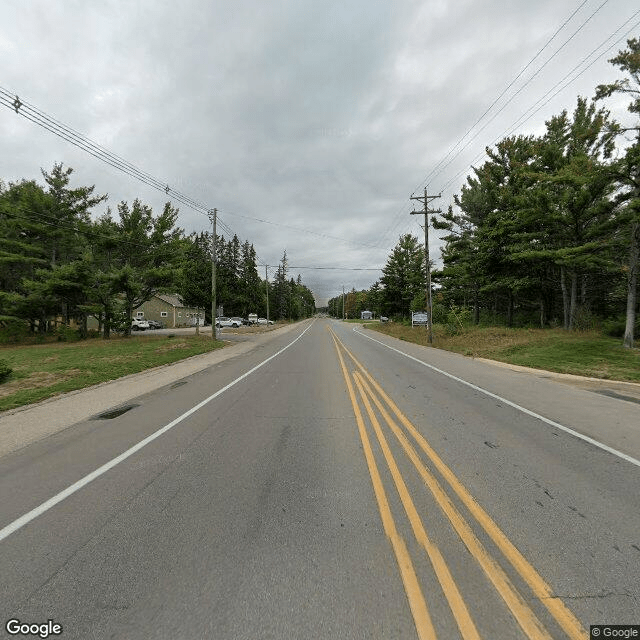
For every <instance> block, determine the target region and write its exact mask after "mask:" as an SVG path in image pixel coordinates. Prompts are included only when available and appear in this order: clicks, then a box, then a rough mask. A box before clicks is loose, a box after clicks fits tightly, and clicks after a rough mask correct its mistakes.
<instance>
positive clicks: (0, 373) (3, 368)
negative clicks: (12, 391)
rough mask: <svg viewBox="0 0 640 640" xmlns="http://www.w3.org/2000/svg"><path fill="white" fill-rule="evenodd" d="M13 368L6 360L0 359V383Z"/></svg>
mask: <svg viewBox="0 0 640 640" xmlns="http://www.w3.org/2000/svg"><path fill="white" fill-rule="evenodd" d="M12 373H13V369H12V368H11V367H10V366H9V363H8V362H7V361H6V360H0V383H1V382H4V381H5V380H6V379H7V378H8V377H9V376H10V375H11V374H12Z"/></svg>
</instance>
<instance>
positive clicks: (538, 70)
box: [432, 0, 609, 178]
mask: <svg viewBox="0 0 640 640" xmlns="http://www.w3.org/2000/svg"><path fill="white" fill-rule="evenodd" d="M607 2H609V0H604V2H602V4H600V6H599V7H598V8H597V9H596V10H595V11H594V12H593V13H591V15H590V16H589V17H588V18H587V19H586V20H585V21H584V22H583V23H582V24H581V25H580V26H579V27H578V28H577V29H576V30H575V31H574V32H573V33H572V34H571V35H570V36H569V38H567V39H566V40H565V41H564V42H563V43H562V45H561V46H560V47H559V48H558V49H556V51H554V53H553V54H552V55H551V56H550V57H549V58H547V60H545V62H544V63H543V64H542V65H541V66H540V67H538V69H537V70H536V71H535V73H534V74H533V75H531V76H530V77H529V78H527V80H526V82H524V83H523V84H522V85H521V86H520V87H519V88H518V90H517V91H516V92H515V93H513V94H512V95H511V96H510V97H509V99H508V100H507V101H506V102H505V103H504V104H503V105H502V106H501V107H500V109H498V110H497V111H496V112H495V113H494V114H493V115H492V116H491V118H490V119H489V120H487V121H486V122H485V123H484V124H483V125H482V127H480V129H478V130H477V131H476V132H475V133H474V135H473V136H472V137H471V138H469V140H467V142H466V143H465V145H464V146H463V147H462V148H461V149H460V150H459V151H458V152H457V153H456V154H455V155H454V156H453V157H452V158H451V159H450V160H449V161H448V162H447V163H446V164H444V165H443V166H442V167H440V169H438V171H436V172H435V173H433V175H432V178H435V177H436V176H438V175H440V173H442V171H444V170H445V169H446V168H447V167H448V166H450V165H451V164H452V163H453V162H454V161H455V160H456V158H458V157H459V156H460V154H461V153H462V152H463V151H464V150H465V149H466V148H467V147H468V146H469V145H470V144H471V143H472V142H473V141H474V140H475V139H476V138H477V137H478V136H479V135H480V134H481V133H482V132H483V131H484V130H485V129H486V128H487V127H488V126H489V125H490V124H491V123H492V122H493V121H494V120H495V119H496V118H497V117H498V116H499V115H500V114H501V113H502V112H503V111H504V110H505V109H506V108H507V107H508V106H509V105H510V104H511V102H513V100H514V99H515V98H516V97H517V96H519V95H520V93H522V91H523V90H524V89H525V87H527V86H528V85H529V84H530V83H531V81H532V80H533V79H534V78H536V77H537V76H538V74H539V73H540V72H541V71H542V70H543V69H544V68H545V67H546V66H547V65H548V64H549V63H550V62H551V60H553V59H554V58H555V57H556V56H557V55H558V54H559V53H560V52H561V51H562V50H563V49H564V48H565V47H566V46H567V44H569V42H571V40H573V38H574V37H575V36H576V35H577V34H578V33H579V32H580V31H582V29H584V27H585V26H586V25H587V24H588V23H589V22H590V21H591V19H592V18H593V17H594V16H595V15H596V14H597V13H598V11H600V9H602V7H604V5H605V4H607Z"/></svg>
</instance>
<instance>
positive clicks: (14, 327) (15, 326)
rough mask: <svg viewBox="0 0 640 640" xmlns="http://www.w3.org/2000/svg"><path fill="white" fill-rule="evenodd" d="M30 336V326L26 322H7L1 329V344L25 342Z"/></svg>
mask: <svg viewBox="0 0 640 640" xmlns="http://www.w3.org/2000/svg"><path fill="white" fill-rule="evenodd" d="M29 335H30V332H29V325H28V324H27V323H26V322H23V321H21V320H7V321H6V322H4V323H3V326H2V328H0V344H8V343H13V342H24V341H25V340H26V339H27V338H28V337H29Z"/></svg>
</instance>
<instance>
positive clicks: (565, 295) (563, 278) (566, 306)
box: [560, 267, 570, 330]
mask: <svg viewBox="0 0 640 640" xmlns="http://www.w3.org/2000/svg"><path fill="white" fill-rule="evenodd" d="M560 288H561V289H562V311H563V315H564V318H563V320H564V325H563V326H564V328H565V329H566V330H569V310H570V300H569V291H568V290H567V275H566V270H565V268H564V267H560Z"/></svg>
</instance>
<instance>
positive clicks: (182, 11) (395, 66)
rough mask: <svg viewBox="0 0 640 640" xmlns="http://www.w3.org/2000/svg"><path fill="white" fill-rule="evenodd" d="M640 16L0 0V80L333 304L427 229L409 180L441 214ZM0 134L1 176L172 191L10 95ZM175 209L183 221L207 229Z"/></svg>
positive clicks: (605, 4)
mask: <svg viewBox="0 0 640 640" xmlns="http://www.w3.org/2000/svg"><path fill="white" fill-rule="evenodd" d="M576 10H577V13H575V15H573V17H572V18H571V19H570V20H569V21H568V22H567V24H566V25H565V26H564V27H563V28H562V29H561V30H560V31H559V33H558V34H557V35H556V36H555V38H554V39H553V40H552V41H551V42H550V43H549V44H548V46H547V47H546V49H544V51H543V52H542V53H541V54H540V55H539V56H538V57H537V58H536V59H535V60H534V61H533V62H531V60H532V59H533V58H534V56H536V54H537V53H538V52H539V51H540V50H541V49H542V48H543V47H544V46H545V44H547V43H548V41H549V39H550V38H552V36H553V35H554V34H555V33H556V31H558V29H560V28H561V27H562V25H563V24H564V23H565V22H566V21H567V20H568V19H569V18H570V16H571V15H572V14H573V13H574V12H576ZM639 21H640V10H639V8H638V4H637V0H608V1H607V0H604V1H603V0H586V1H584V2H582V1H579V0H572V1H562V0H509V1H506V0H475V1H471V0H448V1H446V0H439V1H435V0H426V1H423V2H419V1H415V2H414V1H411V0H394V1H393V2H392V1H390V0H389V1H384V0H357V1H350V0H325V1H323V2H318V1H316V2H306V1H303V0H271V1H270V2H263V1H258V0H233V1H227V2H223V1H222V0H214V1H212V0H199V1H196V0H183V1H182V2H181V3H176V2H175V0H172V1H171V2H162V1H159V0H127V1H109V0H101V1H100V2H96V1H95V0H75V1H71V0H60V1H58V2H51V1H50V0H47V1H46V2H45V1H39V0H2V2H1V3H0V69H1V70H2V71H1V73H0V87H2V88H3V89H6V90H8V91H10V92H11V93H12V94H17V95H18V96H19V97H20V99H21V100H23V101H26V102H28V103H29V104H30V105H33V106H36V107H38V108H39V109H40V110H42V111H44V112H45V113H46V114H48V115H50V116H52V117H54V118H56V119H57V120H58V121H60V122H61V123H64V124H65V125H67V126H69V127H71V128H73V129H75V130H76V131H79V132H82V133H83V134H84V135H86V136H87V137H88V138H90V139H92V140H93V141H95V142H97V143H98V144H100V145H102V146H103V147H105V148H106V149H108V150H109V151H112V152H114V153H116V154H117V155H118V156H120V157H122V158H124V159H126V160H127V161H129V162H130V163H132V164H133V165H135V166H136V167H138V168H140V169H142V170H144V171H145V172H147V173H148V174H151V175H152V176H154V177H156V178H158V179H159V180H161V181H162V182H163V183H165V182H166V183H167V184H168V185H170V187H171V188H172V189H175V190H177V191H179V192H181V193H183V194H185V195H187V196H189V197H191V198H193V199H194V200H197V201H199V202H203V203H205V204H206V205H207V206H210V207H211V208H213V207H217V209H218V211H219V215H220V218H221V220H222V223H223V224H224V225H226V229H227V230H228V229H231V230H232V231H233V232H235V233H237V235H238V237H239V238H240V240H241V241H244V240H249V241H250V242H252V243H253V244H254V246H255V249H256V251H257V253H258V256H259V259H260V262H261V264H264V263H265V262H266V263H267V264H269V265H277V263H278V261H279V260H280V258H281V257H282V254H283V252H284V251H285V250H286V252H287V256H288V258H289V264H290V265H291V267H292V269H291V272H290V275H291V276H293V277H296V276H297V274H298V273H300V274H301V275H302V279H303V282H304V283H305V284H307V286H309V287H310V288H311V289H312V290H313V291H314V293H315V295H316V301H317V302H318V303H325V302H326V300H327V298H329V297H332V296H335V295H337V294H338V293H340V292H341V291H342V286H343V285H344V286H345V287H346V288H347V290H350V289H351V288H352V287H355V288H356V289H361V288H368V287H369V286H370V285H371V284H373V282H375V280H377V279H378V278H379V277H380V272H379V271H358V270H355V269H378V268H380V267H382V266H383V265H384V263H385V262H386V259H387V256H388V255H389V253H390V251H391V250H392V248H393V247H394V246H395V244H396V243H397V241H398V238H399V236H400V235H401V234H403V233H408V232H411V233H414V234H415V235H418V237H419V238H422V237H423V235H422V234H423V232H422V229H421V228H420V227H419V222H420V221H421V218H420V217H419V216H410V215H409V212H410V211H411V210H412V209H413V205H414V204H415V206H416V207H418V206H419V205H418V203H412V202H411V201H410V200H409V197H410V196H411V194H412V193H413V192H414V191H415V192H417V193H418V194H420V193H422V190H423V188H424V187H425V186H427V187H428V190H429V192H430V193H434V194H436V193H439V192H440V191H441V192H442V198H441V199H440V200H436V201H434V202H433V206H434V207H437V206H440V207H441V208H442V209H446V207H448V205H449V204H450V203H451V202H452V199H453V194H454V193H458V192H459V190H460V187H461V185H462V184H463V183H464V181H465V176H466V175H467V173H468V171H469V170H470V167H471V165H472V164H479V163H480V162H481V161H482V155H483V152H484V148H485V147H486V146H487V145H492V144H493V143H495V142H496V141H497V140H499V139H500V138H502V137H504V136H505V135H507V134H508V133H511V132H513V133H523V134H529V133H536V134H539V133H541V132H542V131H543V130H544V121H545V119H548V118H549V117H550V116H551V115H554V114H557V113H560V112H561V111H562V110H563V109H567V110H569V111H572V110H573V108H574V106H575V102H576V97H577V96H578V95H583V96H587V97H591V96H592V95H593V93H594V89H595V87H596V85H597V84H599V83H603V82H611V81H613V80H614V79H615V78H616V77H618V72H617V69H615V68H614V67H613V66H612V65H610V64H609V63H608V62H607V60H608V59H609V58H611V57H612V56H613V55H615V53H616V52H617V51H618V50H620V49H623V48H625V46H626V44H625V43H626V38H627V37H634V36H636V37H637V36H640V26H639ZM576 31H577V33H575V32H576ZM574 33H575V35H573V34H574ZM572 35H573V37H572ZM625 36H626V37H625ZM570 38H571V39H570ZM621 38H622V40H620V39H621ZM618 40H620V42H618V43H617V44H615V43H616V41H618ZM601 43H604V45H603V46H602V47H601V48H598V47H599V45H600V44H601ZM612 45H614V46H613V48H611V49H610V50H609V51H607V49H608V48H609V47H611V46H612ZM592 53H593V55H592V56H591V57H588V56H589V55H590V54H592ZM593 60H596V62H595V64H593V65H592V66H590V67H589V68H588V69H587V70H586V71H585V72H584V73H583V74H582V75H580V76H579V77H578V79H577V80H575V81H574V82H572V83H571V84H568V85H566V82H567V81H566V80H565V81H564V82H563V83H561V84H560V85H559V86H558V87H557V88H556V89H553V88H554V87H555V85H556V84H557V83H559V82H560V81H561V80H562V79H563V78H564V77H565V76H566V75H567V74H568V73H570V72H571V71H572V70H573V69H574V67H576V65H580V64H581V63H582V62H583V61H585V64H583V65H582V66H581V67H579V68H578V69H577V70H576V72H575V73H573V74H572V75H570V77H569V78H567V80H569V79H571V78H573V77H575V76H576V74H577V73H579V72H580V71H582V70H583V69H585V67H586V64H588V63H590V62H591V61H593ZM530 62H531V64H530V66H529V67H528V68H527V69H526V70H525V71H524V73H523V74H522V75H521V77H520V78H519V79H518V80H516V82H515V83H514V84H513V85H512V86H511V87H510V88H509V89H508V91H507V92H506V93H505V95H504V96H503V97H502V98H500V100H499V101H498V102H497V104H496V105H495V106H494V107H493V108H492V109H491V110H490V111H489V113H488V114H487V115H486V116H485V117H484V119H483V120H482V121H481V122H480V123H479V124H478V125H477V126H476V127H475V128H474V129H473V130H472V131H471V133H470V134H469V135H468V136H467V137H466V138H465V139H464V141H463V142H462V143H461V144H459V145H458V146H457V147H456V146H455V145H456V144H457V143H458V142H459V141H460V139H461V138H462V137H463V136H464V135H465V134H466V133H467V132H468V130H469V129H470V128H471V127H472V126H473V125H474V124H475V123H476V122H477V121H478V119H479V118H480V117H481V116H482V115H483V114H484V113H485V111H486V110H487V109H488V108H489V107H490V106H491V104H492V103H493V102H494V100H496V98H498V97H499V96H500V94H501V93H502V92H503V91H504V90H505V89H506V88H507V87H508V86H509V84H510V83H511V82H512V81H513V80H514V78H516V77H517V76H518V74H519V73H520V72H521V71H522V70H523V68H525V66H526V65H527V64H528V63H530ZM543 65H544V66H543ZM565 85H566V86H565ZM562 87H564V88H562ZM552 89H553V91H552V93H551V94H549V95H548V96H547V97H546V98H544V100H542V102H539V101H540V100H541V99H542V98H543V97H544V96H545V94H547V93H548V92H549V91H550V90H552ZM558 89H561V90H560V91H559V92H558V93H557V95H555V97H553V98H552V99H551V100H550V101H549V97H551V96H552V95H553V94H555V93H556V92H557V91H558ZM516 92H519V93H517V95H516ZM514 96H515V97H514ZM508 100H511V101H510V102H509V103H507V101H508ZM545 103H546V104H545ZM536 104H537V106H540V105H543V106H542V108H541V109H540V110H539V111H538V112H537V113H534V114H533V115H532V117H531V118H530V119H529V120H526V121H523V120H524V118H522V116H523V114H525V117H526V115H529V114H531V109H532V108H533V107H534V106H536ZM505 105H506V106H505ZM625 105H626V102H625V101H618V102H610V103H609V104H608V106H609V108H611V110H612V112H613V113H614V115H615V116H616V117H618V118H620V119H628V117H629V115H628V114H627V112H626V111H625V108H624V107H625ZM503 107H504V109H503V110H502V111H501V112H499V110H500V109H502V108H503ZM498 112H499V113H498ZM496 114H497V115H496ZM494 116H495V117H494ZM492 118H494V119H493V120H492V121H491V122H490V120H491V119H492ZM487 123H488V124H487ZM485 125H486V127H485V128H484V129H482V130H481V128H482V127H483V126H485ZM474 136H475V137H474ZM469 141H471V142H470V144H469V145H468V146H467V147H466V148H463V147H464V146H465V145H466V144H467V142H469ZM0 145H1V146H0V149H1V153H0V179H2V180H3V181H4V182H7V181H11V180H17V179H21V178H28V179H38V180H39V181H40V182H41V181H42V180H41V174H40V168H41V167H42V168H44V169H47V170H49V169H51V167H52V166H53V163H54V162H63V163H64V164H65V165H68V166H71V167H73V169H74V179H73V184H74V185H76V186H80V185H92V184H94V185H95V186H96V191H97V192H99V193H108V195H109V201H108V204H109V205H110V206H111V207H112V208H113V209H115V207H116V205H117V203H118V202H120V201H121V200H127V201H132V200H133V199H134V198H136V197H139V198H140V199H141V200H142V201H143V202H145V203H148V204H150V205H151V206H152V207H153V208H154V210H155V211H157V212H159V211H160V210H161V208H162V205H163V204H164V202H165V201H166V199H167V196H166V194H165V193H162V192H158V191H156V190H154V189H152V188H150V187H148V186H147V185H145V184H143V183H141V182H138V181H136V180H135V179H133V178H131V177H129V176H127V175H125V174H123V173H120V172H119V171H117V170H116V169H114V168H112V167H110V166H108V165H106V164H104V163H102V162H100V161H99V160H97V159H95V158H93V157H91V156H90V155H88V154H86V153H85V152H83V151H80V150H79V149H77V148H75V147H74V146H72V145H71V144H69V143H68V142H65V141H63V140H61V139H60V138H58V137H56V136H54V135H53V134H51V133H49V132H47V131H45V130H44V129H42V128H41V127H39V126H37V125H35V124H33V123H32V122H29V121H28V120H26V119H25V118H23V117H20V116H19V115H17V114H16V113H15V112H14V111H13V110H11V109H8V108H6V107H4V106H2V105H0ZM452 149H453V153H452V154H450V155H449V156H447V154H448V153H449V152H450V151H451V150H452ZM444 159H446V162H447V163H448V162H449V161H450V160H452V161H451V162H450V163H449V164H446V165H445V166H443V164H442V161H443V160H444ZM438 166H440V168H441V170H440V171H439V172H436V173H435V174H433V175H430V174H432V173H433V169H434V168H436V167H438ZM179 206H180V217H179V225H180V226H181V227H182V228H183V229H185V231H186V232H191V231H201V230H204V229H206V228H208V225H209V221H208V219H207V217H206V215H203V214H202V213H198V212H195V211H192V210H190V209H189V208H187V207H186V206H184V205H179ZM103 210H104V207H103V208H101V209H100V210H98V211H96V214H99V213H102V212H103ZM257 219H260V220H266V221H269V222H270V224H267V223H265V222H260V221H258V220H257ZM224 228H225V227H223V229H224ZM227 233H228V231H227V232H225V235H227ZM432 240H433V242H432V243H430V244H432V246H431V254H432V257H434V258H436V259H439V257H440V251H439V246H440V244H439V242H438V239H437V235H435V234H433V235H432ZM303 267H305V268H303ZM306 267H340V268H341V269H342V270H326V269H325V270H318V269H316V270H311V269H307V268H306ZM261 274H262V275H263V277H264V268H262V269H261Z"/></svg>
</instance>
